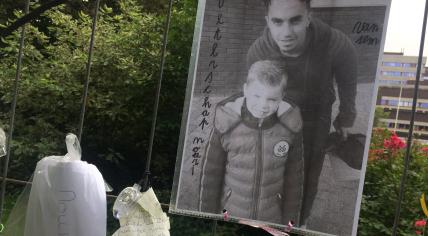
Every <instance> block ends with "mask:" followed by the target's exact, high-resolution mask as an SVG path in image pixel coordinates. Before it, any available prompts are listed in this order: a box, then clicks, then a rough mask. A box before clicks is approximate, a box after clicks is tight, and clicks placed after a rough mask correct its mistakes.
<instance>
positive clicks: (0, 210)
mask: <svg viewBox="0 0 428 236" xmlns="http://www.w3.org/2000/svg"><path fill="white" fill-rule="evenodd" d="M29 8H30V0H27V2H26V4H25V11H24V12H25V14H28V12H29ZM24 39H25V25H23V26H22V28H21V36H20V41H19V52H18V61H17V65H16V74H15V83H14V90H13V100H12V105H11V116H10V121H9V132H8V135H7V141H6V157H5V160H4V165H3V166H4V167H3V175H2V176H3V180H2V183H1V196H0V224H1V223H2V220H1V219H2V217H3V207H4V198H5V194H6V180H5V178H6V177H7V172H8V169H9V161H10V149H11V148H10V147H11V143H12V140H13V129H14V127H15V114H16V102H17V100H18V87H19V80H20V77H21V66H22V58H23V54H24Z"/></svg>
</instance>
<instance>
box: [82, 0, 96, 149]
mask: <svg viewBox="0 0 428 236" xmlns="http://www.w3.org/2000/svg"><path fill="white" fill-rule="evenodd" d="M95 5H96V6H95V14H94V16H93V18H92V32H91V41H90V43H89V51H88V54H89V55H88V63H87V64H86V79H85V87H84V89H83V96H82V104H81V107H80V119H79V129H78V135H77V137H78V138H79V141H80V143H82V133H83V122H84V120H85V112H86V103H87V100H88V90H89V78H90V75H91V65H92V56H93V50H94V41H95V32H96V27H97V18H98V11H99V8H100V0H96V3H95Z"/></svg>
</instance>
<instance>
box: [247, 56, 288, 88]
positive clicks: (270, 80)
mask: <svg viewBox="0 0 428 236" xmlns="http://www.w3.org/2000/svg"><path fill="white" fill-rule="evenodd" d="M256 80H257V81H259V82H260V83H262V84H264V85H269V86H272V87H276V86H281V87H282V88H283V89H285V86H286V85H287V80H288V76H287V74H286V73H285V71H284V70H283V69H282V68H281V66H280V65H279V63H278V62H276V61H270V60H264V61H256V62H254V63H253V64H252V65H251V67H250V70H249V71H248V76H247V84H250V83H252V82H254V81H256Z"/></svg>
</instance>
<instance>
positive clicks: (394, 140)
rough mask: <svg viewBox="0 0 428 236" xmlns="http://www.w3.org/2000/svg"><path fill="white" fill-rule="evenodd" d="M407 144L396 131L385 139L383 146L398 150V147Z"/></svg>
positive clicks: (400, 147)
mask: <svg viewBox="0 0 428 236" xmlns="http://www.w3.org/2000/svg"><path fill="white" fill-rule="evenodd" d="M405 146H406V143H405V142H404V141H403V140H401V139H400V138H399V137H398V136H397V134H396V133H392V135H391V137H390V138H389V139H384V140H383V147H384V148H386V149H390V150H392V151H397V150H398V149H402V148H404V147H405Z"/></svg>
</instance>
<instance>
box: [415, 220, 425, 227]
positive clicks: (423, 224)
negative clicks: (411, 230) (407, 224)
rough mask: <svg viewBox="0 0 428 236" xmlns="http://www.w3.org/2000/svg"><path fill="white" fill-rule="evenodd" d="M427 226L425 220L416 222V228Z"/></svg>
mask: <svg viewBox="0 0 428 236" xmlns="http://www.w3.org/2000/svg"><path fill="white" fill-rule="evenodd" d="M426 224H427V222H426V221H425V220H417V221H416V222H415V227H417V228H418V227H425V225H426Z"/></svg>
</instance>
